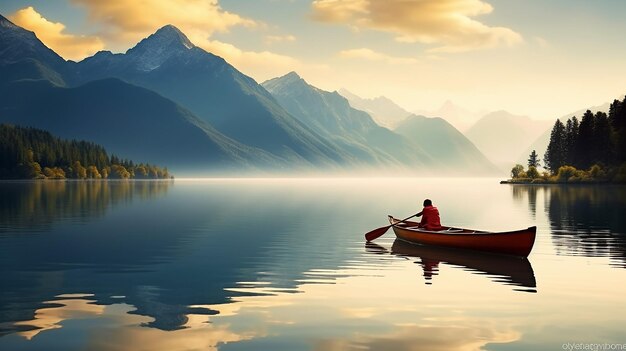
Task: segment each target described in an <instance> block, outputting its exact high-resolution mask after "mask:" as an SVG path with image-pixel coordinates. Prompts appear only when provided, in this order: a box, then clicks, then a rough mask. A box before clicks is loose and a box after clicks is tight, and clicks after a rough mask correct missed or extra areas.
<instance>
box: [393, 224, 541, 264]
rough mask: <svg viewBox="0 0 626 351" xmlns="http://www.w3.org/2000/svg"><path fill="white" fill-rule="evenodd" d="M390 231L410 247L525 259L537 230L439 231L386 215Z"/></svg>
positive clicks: (456, 229)
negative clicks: (409, 244) (463, 250)
mask: <svg viewBox="0 0 626 351" xmlns="http://www.w3.org/2000/svg"><path fill="white" fill-rule="evenodd" d="M389 223H391V224H393V226H392V228H393V231H394V232H395V233H396V236H397V237H398V238H399V239H402V240H404V241H408V242H410V243H414V244H422V245H434V246H443V247H453V248H457V249H467V250H475V251H485V252H491V253H497V254H504V255H512V256H520V257H528V255H529V254H530V251H531V250H532V248H533V245H534V243H535V236H536V233H537V227H529V228H526V229H522V230H516V231H510V232H498V233H493V232H484V231H476V230H470V229H463V228H451V227H444V230H442V231H427V230H424V229H423V228H417V226H418V223H416V222H408V221H407V222H402V223H400V220H398V219H396V218H394V217H393V216H389Z"/></svg>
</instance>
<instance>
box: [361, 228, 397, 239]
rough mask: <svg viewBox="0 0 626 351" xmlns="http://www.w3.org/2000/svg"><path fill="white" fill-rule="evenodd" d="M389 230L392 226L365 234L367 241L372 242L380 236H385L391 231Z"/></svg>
mask: <svg viewBox="0 0 626 351" xmlns="http://www.w3.org/2000/svg"><path fill="white" fill-rule="evenodd" d="M389 228H391V226H390V225H388V226H386V227H380V228H377V229H374V230H372V231H371V232H368V233H365V240H367V241H372V240H374V239H376V238H378V237H379V236H381V235H383V234H385V233H386V232H387V231H388V230H389Z"/></svg>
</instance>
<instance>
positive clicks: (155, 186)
mask: <svg viewBox="0 0 626 351" xmlns="http://www.w3.org/2000/svg"><path fill="white" fill-rule="evenodd" d="M171 184H172V181H170V180H165V181H98V180H96V181H71V180H68V181H14V182H11V181H3V182H0V235H1V234H2V233H3V232H4V233H6V232H16V231H29V232H31V231H37V230H45V229H47V228H49V226H50V225H51V224H52V223H54V222H56V221H57V220H62V219H73V220H79V221H80V220H82V221H85V220H87V219H89V218H91V217H98V216H102V215H103V214H104V213H105V211H106V210H107V209H108V208H109V207H111V206H114V205H119V204H121V203H129V202H130V201H132V200H134V199H144V200H145V199H150V198H154V197H157V196H160V195H164V194H165V193H166V192H167V190H168V188H169V187H170V186H171Z"/></svg>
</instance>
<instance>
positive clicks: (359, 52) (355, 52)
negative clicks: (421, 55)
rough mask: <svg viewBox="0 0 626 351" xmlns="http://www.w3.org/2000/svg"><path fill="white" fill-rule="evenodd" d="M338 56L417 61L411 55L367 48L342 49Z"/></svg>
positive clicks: (374, 59)
mask: <svg viewBox="0 0 626 351" xmlns="http://www.w3.org/2000/svg"><path fill="white" fill-rule="evenodd" d="M339 57H341V58H346V59H363V60H368V61H382V62H385V63H390V64H414V63H417V62H419V61H418V60H417V59H415V58H412V57H394V56H389V55H387V54H383V53H380V52H376V51H374V50H372V49H368V48H360V49H351V50H343V51H340V52H339Z"/></svg>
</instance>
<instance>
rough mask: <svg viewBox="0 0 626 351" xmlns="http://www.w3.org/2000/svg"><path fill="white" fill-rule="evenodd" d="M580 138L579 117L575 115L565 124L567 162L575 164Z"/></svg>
mask: <svg viewBox="0 0 626 351" xmlns="http://www.w3.org/2000/svg"><path fill="white" fill-rule="evenodd" d="M577 139H578V118H576V116H573V117H572V118H570V119H568V120H567V123H566V124H565V154H566V156H565V164H568V165H573V164H574V161H575V160H574V157H575V155H576V140H577Z"/></svg>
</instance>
